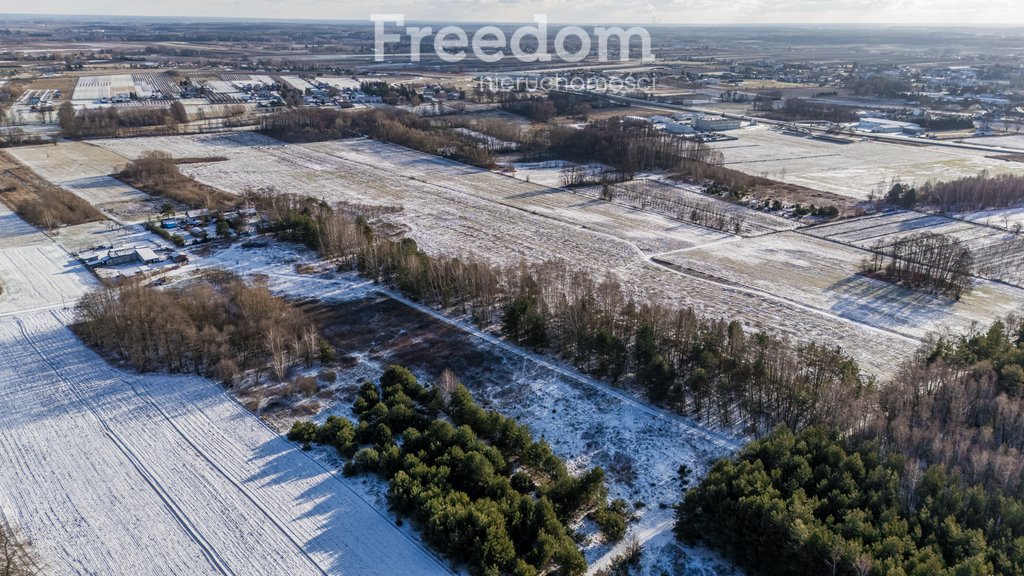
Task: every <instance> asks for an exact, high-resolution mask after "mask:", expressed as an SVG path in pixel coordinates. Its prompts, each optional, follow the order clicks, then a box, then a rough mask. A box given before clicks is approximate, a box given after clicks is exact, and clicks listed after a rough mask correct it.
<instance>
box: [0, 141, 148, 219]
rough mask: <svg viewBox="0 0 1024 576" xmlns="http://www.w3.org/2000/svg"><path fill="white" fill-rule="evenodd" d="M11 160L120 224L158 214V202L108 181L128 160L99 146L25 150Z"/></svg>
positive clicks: (76, 144)
mask: <svg viewBox="0 0 1024 576" xmlns="http://www.w3.org/2000/svg"><path fill="white" fill-rule="evenodd" d="M144 151H145V150H142V151H140V153H141V152H144ZM11 156H14V157H15V158H16V159H17V160H18V161H19V162H21V163H23V164H25V165H27V166H30V167H31V168H32V169H33V170H35V171H36V173H38V174H39V175H40V176H42V177H43V178H46V179H47V180H49V181H50V182H52V183H54V184H57V185H59V186H62V187H64V188H66V189H68V190H70V191H71V192H73V193H74V194H76V195H78V196H80V197H81V198H83V199H85V200H86V201H87V202H89V203H90V204H92V205H93V206H95V207H96V208H98V209H99V210H101V211H103V212H104V213H106V214H107V215H109V216H111V217H113V218H115V219H117V220H119V221H122V222H139V221H142V220H145V219H146V217H147V216H149V215H151V214H153V213H155V212H157V211H159V206H160V202H159V200H157V199H154V198H153V197H152V196H150V195H149V194H146V193H145V192H142V191H141V190H137V189H135V188H132V187H131V186H129V185H127V184H125V183H123V182H121V181H119V180H116V179H114V178H111V177H110V174H113V173H114V172H117V171H119V170H120V169H121V168H123V167H124V165H125V164H127V163H128V161H129V159H127V158H125V157H124V156H121V155H120V154H115V153H113V152H110V151H109V150H106V149H104V148H101V147H99V146H94V145H92V144H87V143H84V142H62V143H61V144H60V145H59V146H52V145H51V146H24V147H20V148H17V149H12V150H11Z"/></svg>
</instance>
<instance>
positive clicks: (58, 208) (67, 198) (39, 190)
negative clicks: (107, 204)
mask: <svg viewBox="0 0 1024 576" xmlns="http://www.w3.org/2000/svg"><path fill="white" fill-rule="evenodd" d="M0 170H2V171H3V172H2V173H0V201H2V202H3V203H4V204H6V205H7V206H8V207H9V208H10V209H11V210H13V211H14V212H15V213H16V214H17V215H18V216H21V217H22V218H23V219H25V220H26V221H28V222H30V223H31V224H33V225H35V226H37V227H39V228H45V229H51V228H56V227H58V226H64V225H74V224H84V223H86V222H95V221H97V220H103V215H102V214H100V212H99V211H98V210H96V209H95V208H93V207H92V206H91V205H90V204H89V203H88V202H86V201H85V200H82V199H81V198H79V197H78V196H75V195H74V194H72V193H71V192H69V191H67V190H65V189H63V188H60V187H58V186H55V185H53V184H50V183H49V182H47V181H45V180H43V179H42V178H40V177H39V176H37V175H36V174H35V173H34V172H32V171H31V170H30V169H28V168H26V167H24V166H22V165H21V164H19V163H18V162H17V161H15V160H14V159H12V158H11V157H9V156H8V155H7V154H6V153H4V152H0Z"/></svg>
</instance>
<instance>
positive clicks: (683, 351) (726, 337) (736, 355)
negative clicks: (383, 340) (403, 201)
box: [276, 196, 871, 432]
mask: <svg viewBox="0 0 1024 576" xmlns="http://www.w3.org/2000/svg"><path fill="white" fill-rule="evenodd" d="M287 198H288V197H287V196H285V197H284V199H281V200H278V202H279V203H281V204H284V203H286V200H285V199H287ZM291 206H292V208H291V209H290V210H289V211H286V212H282V213H281V217H280V219H278V220H277V223H276V229H277V232H278V234H279V235H280V236H281V237H282V238H286V239H291V240H296V241H302V242H304V243H305V244H306V245H308V246H310V247H312V248H314V249H317V250H320V251H321V253H322V254H324V255H325V256H329V257H336V258H340V259H341V260H342V261H343V262H346V263H347V265H351V266H354V267H355V268H357V269H358V270H359V271H360V272H361V273H362V274H364V275H365V276H367V277H369V278H371V279H373V280H376V281H379V282H384V283H387V284H390V285H392V286H394V287H395V288H396V289H397V290H399V291H400V292H402V293H403V294H405V295H406V296H408V297H410V298H412V299H415V300H418V301H420V302H423V303H425V304H428V305H430V306H434V307H437V308H439V309H442V310H448V311H452V312H455V313H457V314H468V315H469V316H471V317H472V318H473V319H474V320H475V321H476V322H478V323H479V324H480V325H481V326H484V327H490V326H493V325H495V324H498V325H500V326H501V327H502V331H503V332H504V334H505V335H506V337H508V338H509V339H510V340H512V341H514V342H516V343H518V344H522V345H525V346H527V347H530V348H533V349H535V350H538V351H541V352H545V353H549V354H552V355H557V356H560V357H562V358H565V359H566V360H568V361H570V362H572V363H573V364H574V365H575V366H577V367H578V368H580V369H581V370H583V371H586V372H589V373H591V374H594V375H596V376H599V377H602V378H606V379H608V380H609V381H611V382H613V383H616V384H618V385H622V386H632V385H636V386H639V388H640V389H641V390H643V391H644V392H645V393H646V394H647V395H648V397H649V398H650V399H651V400H652V401H654V402H655V403H658V404H660V405H662V406H666V407H668V408H671V409H673V410H677V411H679V412H682V413H689V414H695V415H697V416H699V417H701V418H706V419H708V420H713V421H719V422H724V423H731V422H734V421H736V420H737V419H740V420H742V421H745V422H747V423H749V426H750V428H751V429H752V430H753V431H757V432H764V431H766V430H769V429H771V428H772V427H774V426H775V425H777V424H779V423H786V424H788V425H790V426H791V427H793V428H797V429H798V428H802V427H803V426H805V425H807V424H808V423H811V422H815V421H820V419H821V418H824V417H825V415H826V414H843V415H847V416H848V417H849V418H850V419H855V418H858V417H859V416H860V415H859V413H858V412H857V410H858V407H859V404H858V403H857V402H856V399H857V398H858V397H859V396H861V395H862V394H864V393H865V392H866V391H867V390H868V389H870V387H871V383H870V382H869V381H867V380H865V379H863V378H862V377H861V375H860V372H859V370H858V368H857V366H856V364H855V363H854V362H853V361H852V360H850V358H849V357H847V356H846V355H845V354H844V353H843V352H842V351H841V350H839V349H838V348H830V347H822V346H815V345H809V344H808V345H803V344H796V343H793V342H789V341H787V340H784V339H780V338H777V337H774V336H770V335H768V334H765V333H756V334H747V333H746V331H745V330H744V328H743V326H742V325H741V324H740V323H738V322H728V321H724V320H717V319H708V318H701V317H699V316H698V315H697V314H696V313H695V312H694V311H693V310H692V309H690V308H673V307H666V306H657V305H651V304H646V303H643V302H638V301H636V300H634V299H633V298H632V297H631V296H630V295H629V294H627V292H626V290H624V288H623V287H622V286H621V285H620V283H619V281H618V279H617V278H616V277H614V276H611V275H610V276H607V277H605V278H595V277H594V276H592V275H591V274H589V273H587V272H584V271H580V270H577V269H574V268H572V267H570V266H569V265H568V264H567V263H565V262H562V261H555V262H546V263H541V264H526V263H521V264H519V265H516V266H510V267H497V266H493V265H491V264H489V263H487V262H484V261H481V260H478V259H475V258H472V257H463V258H450V257H432V256H430V255H427V254H426V253H424V252H422V251H421V250H419V249H418V247H417V245H416V242H415V241H413V240H412V239H409V238H405V239H400V240H393V239H385V238H377V237H375V236H374V234H373V231H372V229H370V227H369V226H368V225H367V224H366V223H365V221H363V220H361V219H359V218H357V217H353V216H351V215H349V214H344V213H340V212H337V211H333V210H331V209H330V208H329V207H327V206H325V205H323V204H322V203H318V202H312V203H306V204H303V202H301V201H298V200H295V201H294V202H292V204H291Z"/></svg>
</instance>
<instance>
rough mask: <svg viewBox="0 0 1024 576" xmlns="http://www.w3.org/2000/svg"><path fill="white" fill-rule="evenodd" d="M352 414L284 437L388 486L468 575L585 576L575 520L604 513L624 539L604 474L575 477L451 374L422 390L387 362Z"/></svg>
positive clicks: (397, 507)
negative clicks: (321, 449) (315, 446)
mask: <svg viewBox="0 0 1024 576" xmlns="http://www.w3.org/2000/svg"><path fill="white" fill-rule="evenodd" d="M352 412H353V414H354V415H355V416H356V417H357V418H358V423H357V424H354V425H353V424H352V422H351V421H350V420H348V419H347V418H343V417H338V416H331V417H329V418H328V419H327V421H326V422H325V423H324V424H323V425H320V426H318V425H316V424H314V423H312V422H309V421H300V422H296V423H295V424H294V425H293V427H292V429H291V430H290V431H289V433H288V437H289V438H290V439H291V440H293V441H296V442H301V443H304V444H306V445H309V444H312V443H319V444H325V445H328V446H333V447H334V448H335V450H336V451H337V452H338V454H339V455H340V456H342V457H343V458H346V459H347V460H348V462H347V464H346V465H345V468H344V471H345V474H348V475H353V474H362V473H374V474H378V475H380V476H382V477H384V478H385V479H387V480H388V482H389V489H388V502H389V504H390V506H391V509H392V510H393V511H394V512H395V513H397V514H398V516H399V522H401V521H402V519H403V518H409V519H411V520H412V521H413V522H414V524H415V526H416V527H417V529H418V530H419V531H420V533H421V534H422V535H423V538H424V540H425V541H426V542H427V543H428V544H430V545H431V546H432V547H434V548H436V549H437V550H439V551H440V552H442V553H443V554H445V555H446V556H448V558H450V559H451V560H452V561H453V562H456V563H460V564H465V565H467V566H468V567H469V569H470V572H471V573H473V574H488V575H490V574H493V575H497V574H510V575H516V576H534V575H537V574H545V573H553V572H557V573H560V574H570V575H571V574H582V573H583V572H584V570H585V569H586V566H587V565H586V561H585V560H584V558H583V555H582V554H581V553H580V552H579V550H578V549H577V547H576V543H575V542H574V540H573V538H572V534H571V530H570V528H569V526H570V524H571V523H572V522H574V521H576V520H578V519H579V518H580V517H581V516H583V515H588V514H589V515H595V516H596V515H599V516H601V517H607V516H608V515H609V514H611V515H612V516H613V517H617V518H618V522H609V521H607V520H606V521H605V524H606V525H608V526H609V527H610V528H611V529H612V530H614V535H615V536H617V537H618V538H620V539H621V537H622V535H623V533H624V532H625V520H624V519H623V518H622V516H621V515H618V516H617V511H618V510H619V508H617V507H614V506H611V505H608V504H607V503H606V500H607V489H606V487H605V484H604V472H603V471H602V470H601V469H600V468H594V469H592V470H589V471H587V472H585V473H583V474H581V475H579V476H578V477H577V476H572V475H571V474H569V472H568V469H567V467H566V465H565V462H564V461H563V460H562V459H561V458H559V457H557V456H555V455H554V453H552V452H551V449H550V447H549V446H548V444H547V443H546V442H545V441H544V440H540V441H536V440H534V439H533V437H532V435H531V433H530V430H529V429H528V428H527V427H526V426H524V425H523V424H519V423H518V422H516V421H515V420H514V419H512V418H507V417H505V416H502V415H501V414H499V413H497V412H494V411H490V410H484V409H483V408H481V407H480V406H479V405H478V404H477V403H476V402H475V401H474V400H473V398H472V396H471V395H470V392H469V390H467V389H466V387H465V386H463V385H462V384H461V383H459V382H458V381H457V380H456V379H455V377H454V375H452V374H450V373H445V374H444V375H442V377H441V378H439V380H438V382H437V383H435V384H434V385H433V386H431V387H429V388H428V387H425V386H423V385H422V384H420V383H419V382H418V381H417V380H416V378H415V376H413V374H412V373H411V372H409V371H408V370H406V369H405V368H402V367H398V366H391V367H389V368H388V369H387V370H386V371H385V372H384V374H383V375H382V376H381V378H380V382H379V385H377V384H374V383H372V382H369V381H365V382H363V384H362V386H361V388H360V391H359V394H358V396H357V397H356V399H355V401H354V403H353V406H352ZM609 511H610V512H609ZM598 513H600V514H598Z"/></svg>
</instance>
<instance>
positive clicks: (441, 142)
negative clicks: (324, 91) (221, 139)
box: [260, 108, 494, 168]
mask: <svg viewBox="0 0 1024 576" xmlns="http://www.w3.org/2000/svg"><path fill="white" fill-rule="evenodd" d="M260 131H261V132H262V133H264V134H266V135H267V136H270V137H272V138H276V139H278V140H283V141H285V142H319V141H322V140H333V139H337V138H351V137H359V136H367V137H369V138H373V139H374V140H381V141H384V142H391V143H393V144H398V145H400V146H405V147H407V148H412V149H414V150H419V151H421V152H426V153H428V154H434V155H436V156H443V157H445V158H451V159H452V160H456V161H458V162H463V163H465V164H470V165H473V166H479V167H481V168H491V167H493V166H494V157H493V156H492V154H491V153H490V151H488V150H487V149H485V148H484V147H481V146H480V145H479V143H478V142H477V141H476V140H475V139H473V138H471V137H470V136H467V135H465V134H461V133H459V132H457V131H455V130H453V129H451V128H449V127H447V126H446V125H444V123H436V124H435V123H434V122H433V121H431V120H430V119H428V118H421V117H419V116H417V115H415V114H413V113H412V112H407V111H405V110H400V109H397V108H373V109H369V110H348V111H339V110H332V109H327V108H295V109H290V110H285V111H282V112H277V113H274V114H269V115H266V116H263V117H262V119H261V120H260Z"/></svg>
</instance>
